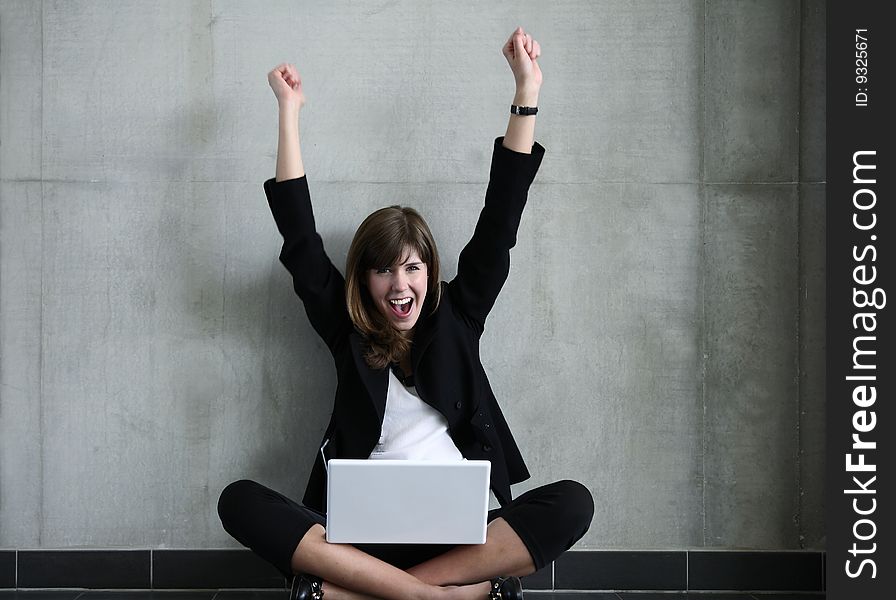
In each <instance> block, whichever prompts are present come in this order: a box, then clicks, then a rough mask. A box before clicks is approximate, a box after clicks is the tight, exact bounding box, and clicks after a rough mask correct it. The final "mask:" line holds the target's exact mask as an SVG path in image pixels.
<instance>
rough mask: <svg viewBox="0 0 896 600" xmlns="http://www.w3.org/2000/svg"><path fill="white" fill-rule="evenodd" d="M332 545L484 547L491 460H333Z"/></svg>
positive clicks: (329, 517)
mask: <svg viewBox="0 0 896 600" xmlns="http://www.w3.org/2000/svg"><path fill="white" fill-rule="evenodd" d="M327 465H328V466H327V541H328V542H334V543H350V544H379V543H383V544H484V543H485V527H486V518H487V517H488V490H489V477H490V473H491V463H490V462H489V461H487V460H463V461H455V462H432V461H415V460H349V459H332V460H330V461H329V462H328V463H327Z"/></svg>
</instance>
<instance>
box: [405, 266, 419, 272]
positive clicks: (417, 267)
mask: <svg viewBox="0 0 896 600" xmlns="http://www.w3.org/2000/svg"><path fill="white" fill-rule="evenodd" d="M419 270H420V267H419V266H417V265H408V271H419Z"/></svg>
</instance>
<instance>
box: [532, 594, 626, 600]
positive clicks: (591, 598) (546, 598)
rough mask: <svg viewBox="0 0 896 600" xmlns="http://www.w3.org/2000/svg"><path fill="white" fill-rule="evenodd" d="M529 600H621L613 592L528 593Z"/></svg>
mask: <svg viewBox="0 0 896 600" xmlns="http://www.w3.org/2000/svg"><path fill="white" fill-rule="evenodd" d="M526 598H527V599H528V600H619V596H617V595H616V594H614V593H613V592H526Z"/></svg>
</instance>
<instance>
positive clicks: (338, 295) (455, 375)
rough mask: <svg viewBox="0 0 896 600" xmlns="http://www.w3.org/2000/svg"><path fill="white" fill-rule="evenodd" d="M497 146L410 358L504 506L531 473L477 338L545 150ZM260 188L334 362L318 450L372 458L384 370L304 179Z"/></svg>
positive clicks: (319, 475)
mask: <svg viewBox="0 0 896 600" xmlns="http://www.w3.org/2000/svg"><path fill="white" fill-rule="evenodd" d="M502 142H503V138H498V139H496V140H495V145H494V150H493V154H492V165H491V173H490V177H489V184H488V188H487V190H486V193H485V206H484V207H483V209H482V212H481V213H480V215H479V221H478V223H477V224H476V230H475V231H474V233H473V237H472V238H471V239H470V241H469V242H468V243H467V245H466V246H465V247H464V249H463V250H462V251H461V253H460V258H459V260H458V265H457V276H456V277H455V278H454V279H453V280H452V281H451V282H449V283H445V282H441V283H440V285H441V286H442V299H441V301H440V303H439V307H438V309H437V310H436V311H435V312H434V313H433V314H430V313H431V312H432V311H431V310H430V309H431V307H430V306H428V303H429V299H427V300H426V301H425V302H424V306H423V309H422V311H421V313H420V320H419V321H418V322H417V325H416V328H415V331H414V340H413V344H412V347H411V361H412V364H413V367H414V381H415V384H416V387H417V393H418V394H419V395H420V398H421V399H422V400H423V401H424V402H426V403H427V404H429V405H431V406H432V407H433V408H435V409H436V410H438V411H439V412H440V413H442V414H443V415H445V418H446V419H447V420H448V433H449V435H450V436H451V439H452V440H454V444H455V445H456V446H457V448H458V449H459V450H460V452H461V454H463V455H464V457H466V458H468V459H471V460H472V459H480V460H489V461H491V463H492V468H491V488H492V491H493V492H494V494H495V497H496V498H497V499H498V501H499V502H500V503H501V504H502V505H503V504H506V503H507V502H509V501H510V500H511V499H512V498H511V494H510V484H512V483H518V482H520V481H524V480H526V479H528V478H529V471H528V470H527V469H526V465H525V463H524V462H523V458H522V456H521V455H520V451H519V448H517V445H516V442H515V441H514V439H513V435H512V434H511V433H510V429H509V428H508V426H507V422H506V421H505V420H504V415H503V414H502V413H501V409H500V408H499V406H498V402H497V400H496V399H495V395H494V393H492V389H491V387H490V386H489V382H488V377H487V376H486V374H485V370H484V369H483V367H482V363H481V362H480V360H479V338H480V336H481V335H482V332H483V328H484V326H485V319H486V316H487V315H488V313H489V311H490V310H491V308H492V306H493V305H494V303H495V300H496V299H497V297H498V293H499V292H500V291H501V287H502V286H503V285H504V281H505V280H506V279H507V275H508V272H509V269H510V249H511V248H513V246H514V245H515V244H516V235H517V229H518V228H519V223H520V218H521V216H522V213H523V208H524V207H525V205H526V197H527V195H528V191H529V186H530V185H531V183H532V180H533V179H534V178H535V174H536V172H537V171H538V167H539V165H540V164H541V159H542V157H543V156H544V148H543V147H542V146H541V145H540V144H538V143H536V144H534V145H533V147H532V154H522V153H519V152H514V151H512V150H508V149H507V148H505V147H504V146H503V145H502ZM264 190H265V194H266V195H267V198H268V203H269V204H270V207H271V212H272V213H273V215H274V220H275V221H276V223H277V228H278V229H279V230H280V233H281V234H282V235H283V240H284V241H283V249H282V251H281V253H280V261H281V262H282V263H283V264H284V265H285V266H286V268H287V269H288V270H289V272H290V273H291V274H292V277H293V286H294V288H295V291H296V293H297V294H298V295H299V297H300V298H301V300H302V302H303V304H304V305H305V312H306V313H307V314H308V319H309V320H310V321H311V325H312V327H314V330H315V331H316V332H317V333H318V334H319V335H320V336H321V338H322V339H323V340H324V342H325V343H326V344H327V347H328V348H329V349H330V352H331V353H332V354H333V359H334V361H335V363H336V373H337V387H336V400H335V404H334V407H333V413H332V416H331V418H330V423H329V425H328V427H327V431H326V433H325V434H324V439H323V440H322V443H321V447H322V453H325V454H326V456H327V458H328V459H329V458H361V459H364V458H368V457H369V456H370V452H371V451H372V450H373V448H374V446H376V444H377V442H378V441H379V438H380V432H381V428H382V424H383V413H384V410H385V406H386V390H387V386H388V369H372V368H370V367H369V366H368V365H367V363H366V362H365V361H364V358H363V347H362V339H361V336H360V334H359V333H358V332H357V331H356V330H355V328H354V326H353V325H352V323H351V320H350V319H349V316H348V311H347V310H346V305H345V280H344V278H343V276H342V274H341V273H340V272H339V271H338V270H337V269H336V267H335V266H334V265H333V263H332V262H331V261H330V259H329V258H328V257H327V254H326V252H325V251H324V246H323V243H322V241H321V238H320V236H319V235H318V233H317V231H316V229H315V225H314V215H313V212H312V210H311V199H310V195H309V193H308V184H307V179H306V178H305V177H301V178H299V179H292V180H288V181H282V182H279V183H278V182H276V181H274V180H273V179H270V180H268V181H266V182H265V183H264ZM431 297H432V295H430V296H429V298H431ZM322 453H318V455H317V456H316V457H315V460H314V465H313V467H312V469H311V476H310V478H309V480H308V486H307V488H306V490H305V496H304V498H303V503H304V504H305V505H306V506H308V507H310V508H314V509H317V510H326V470H325V465H324V463H323V457H322Z"/></svg>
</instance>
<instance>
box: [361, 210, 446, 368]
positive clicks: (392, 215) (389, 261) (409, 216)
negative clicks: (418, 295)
mask: <svg viewBox="0 0 896 600" xmlns="http://www.w3.org/2000/svg"><path fill="white" fill-rule="evenodd" d="M409 250H412V251H416V252H417V255H418V256H419V257H420V260H422V261H423V262H424V263H426V269H427V274H428V275H427V282H426V284H427V285H426V299H425V301H424V304H423V306H422V307H421V309H420V317H419V318H420V319H422V318H425V317H426V316H427V315H429V314H431V313H432V312H433V311H435V309H436V307H438V305H439V300H440V298H441V285H440V283H439V282H440V281H441V278H440V270H439V252H438V250H437V249H436V243H435V240H434V239H433V237H432V232H431V231H430V230H429V226H428V225H427V224H426V221H425V220H424V219H423V217H422V216H420V213H418V212H417V211H416V210H414V209H413V208H408V207H406V206H389V207H387V208H381V209H379V210H377V211H375V212H373V213H371V214H370V215H369V216H368V217H367V218H366V219H364V222H363V223H361V225H360V227H358V231H356V232H355V237H354V239H352V244H351V246H350V247H349V249H348V257H347V259H346V261H345V304H346V306H347V307H348V314H349V317H351V320H352V323H354V325H355V328H356V329H357V330H358V331H359V332H360V333H361V335H362V336H364V342H365V345H366V351H365V354H364V360H366V361H367V364H368V365H370V366H371V367H373V368H374V369H382V368H385V367H386V366H388V365H389V364H390V363H393V362H399V361H400V360H401V359H402V358H403V357H404V355H405V354H407V352H408V351H409V350H410V348H411V340H410V338H409V337H407V336H406V335H405V334H403V333H402V332H401V331H399V330H397V329H395V328H394V327H393V326H392V325H391V324H390V323H389V321H388V320H386V318H385V317H384V316H383V315H382V314H381V313H380V311H379V310H378V309H377V308H376V306H375V305H374V303H373V298H371V296H370V290H368V289H367V273H368V271H369V270H370V269H378V268H381V267H385V266H391V265H395V264H400V263H402V262H404V260H405V259H406V258H407V253H408V251H409Z"/></svg>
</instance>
